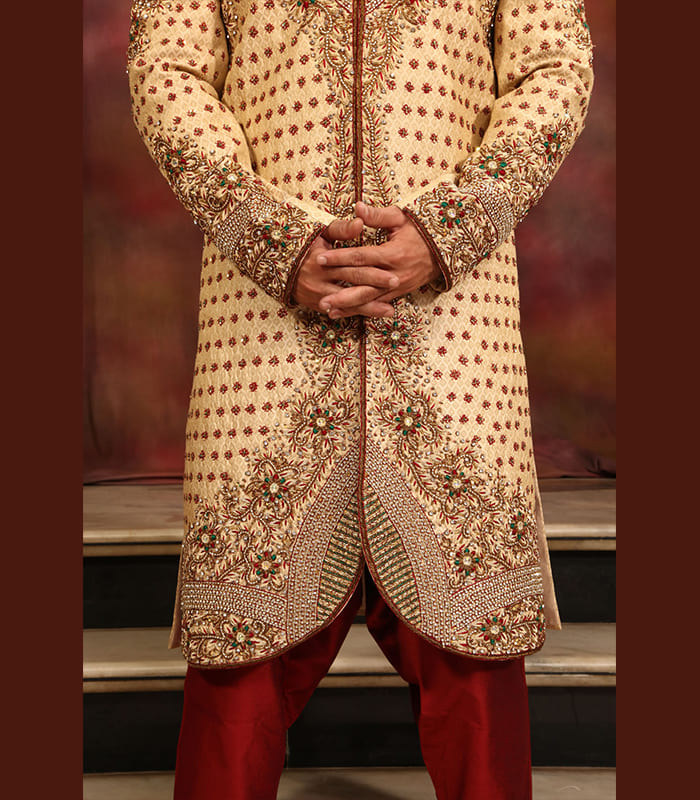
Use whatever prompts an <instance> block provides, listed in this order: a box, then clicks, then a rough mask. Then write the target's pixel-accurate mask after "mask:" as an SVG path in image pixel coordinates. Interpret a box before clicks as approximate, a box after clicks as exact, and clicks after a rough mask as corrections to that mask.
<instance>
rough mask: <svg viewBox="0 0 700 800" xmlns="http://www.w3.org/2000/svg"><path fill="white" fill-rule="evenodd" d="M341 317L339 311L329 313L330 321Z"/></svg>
mask: <svg viewBox="0 0 700 800" xmlns="http://www.w3.org/2000/svg"><path fill="white" fill-rule="evenodd" d="M339 316H340V311H338V310H337V309H333V311H329V312H328V317H329V319H338V317H339Z"/></svg>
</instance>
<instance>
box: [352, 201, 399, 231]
mask: <svg viewBox="0 0 700 800" xmlns="http://www.w3.org/2000/svg"><path fill="white" fill-rule="evenodd" d="M355 213H356V214H357V216H358V217H359V218H360V219H361V220H362V221H363V222H364V223H365V225H369V227H370V228H398V227H399V226H401V225H403V224H404V222H405V221H406V216H405V214H404V213H403V211H402V210H401V209H400V208H399V207H398V206H387V207H386V208H380V207H377V206H368V205H367V203H363V202H362V201H359V202H357V203H355Z"/></svg>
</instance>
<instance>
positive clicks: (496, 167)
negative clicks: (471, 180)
mask: <svg viewBox="0 0 700 800" xmlns="http://www.w3.org/2000/svg"><path fill="white" fill-rule="evenodd" d="M478 166H479V169H483V170H484V172H485V173H486V174H487V175H490V176H491V177H492V178H502V177H503V176H504V175H505V174H506V167H507V166H508V162H507V161H503V160H499V159H496V158H494V157H493V156H486V158H484V159H482V161H480V162H479V165H478Z"/></svg>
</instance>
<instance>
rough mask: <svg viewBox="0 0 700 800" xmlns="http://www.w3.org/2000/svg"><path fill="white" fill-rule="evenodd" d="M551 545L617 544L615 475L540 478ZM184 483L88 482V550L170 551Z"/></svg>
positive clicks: (177, 535)
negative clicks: (603, 478) (605, 478)
mask: <svg viewBox="0 0 700 800" xmlns="http://www.w3.org/2000/svg"><path fill="white" fill-rule="evenodd" d="M540 488H541V493H542V505H543V510H544V518H545V525H546V528H547V539H548V541H549V545H550V548H551V549H552V550H572V549H577V550H578V549H580V550H614V549H615V546H616V544H615V535H616V527H615V502H616V490H615V481H614V480H609V481H608V480H604V481H603V480H598V479H595V480H590V481H589V480H588V479H586V478H572V479H568V480H562V479H557V480H556V481H552V482H548V481H547V480H542V481H540ZM182 531H183V514H182V485H181V484H180V483H175V484H167V485H132V484H113V485H100V486H85V487H83V551H84V554H85V555H86V556H90V555H103V556H106V555H130V554H141V555H148V554H150V555H156V554H160V555H165V554H176V553H178V552H179V548H180V543H181V542H182Z"/></svg>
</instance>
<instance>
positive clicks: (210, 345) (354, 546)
mask: <svg viewBox="0 0 700 800" xmlns="http://www.w3.org/2000/svg"><path fill="white" fill-rule="evenodd" d="M128 62H129V82H130V87H131V93H132V100H133V113H134V121H135V124H136V126H137V128H138V130H139V132H140V134H141V136H142V137H143V140H144V142H145V144H146V146H147V147H148V149H149V151H150V153H151V154H152V156H153V158H154V160H155V161H156V163H157V164H158V166H159V168H160V170H161V172H162V173H163V175H164V176H165V177H166V179H167V180H168V181H169V183H170V184H171V186H172V188H173V190H174V192H175V193H176V195H177V196H178V198H179V199H180V200H181V202H182V203H183V205H184V206H185V208H186V209H187V210H188V211H189V212H190V213H191V214H192V216H193V217H194V219H195V221H196V222H197V223H198V224H199V225H200V226H201V227H202V229H203V231H204V233H205V244H204V251H203V258H202V272H201V295H200V317H199V324H200V330H199V345H198V352H197V358H196V364H195V369H194V378H193V385H192V394H191V403H190V412H189V417H188V424H187V447H186V461H185V481H184V491H185V498H184V500H185V516H186V529H185V536H184V542H183V551H182V558H181V564H180V576H179V581H178V600H177V608H176V613H175V619H174V624H173V636H172V638H171V646H177V645H178V644H179V645H181V646H182V649H183V652H184V654H185V656H186V658H187V659H188V660H189V661H190V662H192V663H194V664H199V665H202V666H212V667H216V666H229V665H236V664H241V663H249V662H251V661H255V660H261V659H266V658H270V657H272V656H274V655H276V654H278V653H280V652H282V651H284V650H285V649H287V648H289V647H291V646H293V645H294V644H296V643H298V642H300V641H302V640H303V639H305V638H308V637H309V636H311V635H312V634H313V633H314V632H315V631H316V630H318V629H319V628H320V627H321V626H323V625H326V624H328V623H329V622H330V620H331V619H333V618H334V616H335V615H336V614H337V613H338V611H339V609H340V608H341V607H342V606H343V604H344V603H345V602H346V600H347V598H348V597H349V596H350V594H351V592H352V591H353V588H354V586H355V585H356V584H357V581H358V580H359V579H360V575H361V573H362V569H363V565H364V564H365V563H366V564H367V566H368V567H369V569H370V571H371V572H372V574H373V576H374V579H375V581H376V582H377V584H378V586H379V588H380V590H381V591H382V593H383V595H384V596H385V598H386V599H387V602H388V603H389V604H390V605H391V607H392V608H393V609H394V610H395V612H396V613H397V614H398V615H399V616H400V617H401V618H402V619H403V620H404V621H405V622H406V623H407V624H408V625H410V626H411V627H412V628H413V629H414V630H416V631H417V632H418V633H419V634H420V635H422V636H424V637H426V638H427V639H428V640H430V641H432V642H434V643H435V644H436V645H438V646H441V647H444V648H447V649H449V650H451V651H454V652H458V653H464V654H467V655H472V656H475V657H478V658H494V659H499V658H509V657H513V656H515V655H520V654H526V653H531V652H533V651H535V650H537V649H538V648H540V647H541V646H542V644H543V642H544V635H545V627H546V624H548V625H550V626H551V627H559V618H558V614H557V609H556V601H555V599H554V591H553V585H552V578H551V570H550V567H549V560H548V556H547V550H546V540H545V533H544V523H543V520H542V514H541V506H540V502H539V496H538V489H537V480H536V474H535V462H534V458H533V452H532V439H531V425H530V412H529V405H528V396H527V373H526V365H525V359H524V354H523V349H522V341H521V337H520V319H519V298H518V274H517V266H516V255H515V247H514V228H515V226H516V224H517V222H518V221H519V220H520V219H522V217H523V216H524V215H525V214H526V213H527V211H528V209H529V208H530V207H531V206H532V205H533V204H534V203H535V202H536V201H537V200H538V199H539V197H540V196H541V194H542V192H543V191H544V189H545V188H546V186H547V185H548V184H549V182H550V181H551V180H552V178H553V176H554V174H555V172H556V170H557V169H558V167H559V165H560V163H561V161H562V159H563V158H564V157H565V155H566V154H567V153H568V152H569V151H570V149H571V147H572V145H573V143H574V141H575V139H576V137H577V136H578V134H579V133H580V131H581V128H582V125H583V120H584V118H585V114H586V108H587V102H588V98H589V95H590V91H591V83H592V72H591V42H590V37H589V33H588V27H587V25H586V22H585V17H584V12H583V6H582V3H579V2H570V1H569V0H546V2H542V0H535V1H534V2H521V1H520V0H503V2H498V3H497V2H495V0H488V1H487V2H478V1H477V2H475V3H468V2H461V0H435V2H427V0H391V1H389V0H356V2H354V3H353V2H350V1H349V0H348V2H344V0H256V2H252V0H239V2H228V1H226V0H225V1H223V2H214V1H213V0H210V2H204V1H203V0H183V1H182V2H173V0H169V1H166V0H137V2H135V3H134V6H133V14H132V26H131V40H130V46H129V54H128ZM357 199H362V200H364V201H365V202H367V203H370V204H374V205H379V206H386V205H391V204H398V205H399V206H400V207H402V208H403V209H404V210H405V211H406V212H407V213H408V214H410V215H411V217H412V218H413V220H414V221H415V224H416V225H417V226H418V227H419V229H420V231H421V232H422V234H423V236H424V238H425V240H426V242H427V243H428V245H429V247H430V248H431V250H432V252H433V253H434V255H435V257H436V258H437V259H438V262H439V263H440V265H441V269H442V272H443V280H442V281H441V282H440V283H439V285H435V286H431V287H423V289H421V290H420V291H418V292H415V293H414V294H413V295H411V296H408V297H404V298H402V299H401V300H400V301H398V302H397V303H396V316H395V317H394V318H393V319H391V320H385V319H384V320H379V319H362V318H351V319H349V320H341V321H336V322H333V321H330V320H328V319H327V318H326V317H324V316H322V315H319V314H317V313H313V312H310V311H308V310H305V309H300V308H295V307H293V305H292V304H291V302H290V300H291V295H292V290H293V284H294V279H295V275H296V271H297V270H298V267H299V264H300V263H301V261H302V259H303V257H304V253H305V251H306V248H308V246H309V244H310V243H311V242H312V241H313V239H314V237H315V236H316V235H318V233H319V232H320V231H321V230H323V228H324V226H325V225H327V224H328V223H329V222H330V221H331V220H332V219H334V218H337V217H344V216H348V215H351V214H352V212H353V203H354V201H355V200H357ZM365 240H366V241H373V240H374V241H381V232H376V233H373V232H371V231H368V232H367V233H366V234H365ZM545 618H546V620H545Z"/></svg>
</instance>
